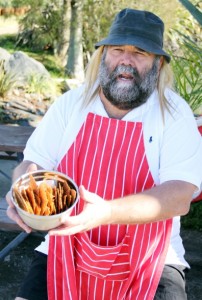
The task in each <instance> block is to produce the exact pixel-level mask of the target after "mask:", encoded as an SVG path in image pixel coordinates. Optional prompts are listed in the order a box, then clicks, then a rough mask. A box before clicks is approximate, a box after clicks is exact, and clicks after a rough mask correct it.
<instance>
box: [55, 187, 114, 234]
mask: <svg viewBox="0 0 202 300" xmlns="http://www.w3.org/2000/svg"><path fill="white" fill-rule="evenodd" d="M79 193H80V197H81V198H82V199H83V200H84V201H85V204H84V208H83V211H82V212H81V213H80V214H79V215H77V216H72V217H65V218H64V219H62V223H63V225H62V226H60V227H58V228H57V229H53V230H51V231H50V232H49V233H50V235H71V234H75V233H78V232H84V231H87V230H90V229H92V228H95V227H98V226H100V225H103V224H109V223H110V219H111V206H110V201H106V200H104V199H102V198H101V197H99V196H98V195H96V194H94V193H91V192H89V191H87V190H86V189H85V188H84V186H80V187H79Z"/></svg>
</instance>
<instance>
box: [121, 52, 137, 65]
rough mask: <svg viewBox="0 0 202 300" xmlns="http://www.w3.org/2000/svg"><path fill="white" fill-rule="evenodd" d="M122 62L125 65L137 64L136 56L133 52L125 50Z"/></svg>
mask: <svg viewBox="0 0 202 300" xmlns="http://www.w3.org/2000/svg"><path fill="white" fill-rule="evenodd" d="M120 63H121V64H123V65H125V66H131V67H134V66H135V58H134V55H133V53H132V52H130V51H123V53H122V56H121V60H120Z"/></svg>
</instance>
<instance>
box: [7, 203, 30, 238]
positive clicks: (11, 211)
mask: <svg viewBox="0 0 202 300" xmlns="http://www.w3.org/2000/svg"><path fill="white" fill-rule="evenodd" d="M7 216H8V217H9V218H10V219H11V220H13V221H14V222H15V223H17V224H18V225H19V226H20V227H21V228H22V229H24V230H25V231H26V232H27V233H30V232H31V231H32V229H31V228H30V227H29V226H27V225H26V224H25V223H24V222H23V221H22V219H21V218H20V216H19V215H18V213H17V212H16V210H15V208H13V207H10V206H9V207H8V208H7Z"/></svg>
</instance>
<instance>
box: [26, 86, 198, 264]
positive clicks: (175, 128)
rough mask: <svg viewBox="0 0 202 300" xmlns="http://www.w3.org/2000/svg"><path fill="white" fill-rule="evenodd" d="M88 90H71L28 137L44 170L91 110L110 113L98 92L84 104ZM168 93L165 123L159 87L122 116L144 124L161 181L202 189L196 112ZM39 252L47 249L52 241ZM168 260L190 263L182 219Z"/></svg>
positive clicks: (29, 152) (30, 156) (30, 155)
mask: <svg viewBox="0 0 202 300" xmlns="http://www.w3.org/2000/svg"><path fill="white" fill-rule="evenodd" d="M83 90H84V86H81V87H79V88H77V89H74V90H70V91H68V92H67V93H65V94H64V95H62V96H61V97H60V98H59V99H57V100H56V101H55V102H54V103H53V105H52V106H51V107H50V108H49V110H48V112H47V113H46V115H45V116H44V118H43V120H42V121H41V122H40V124H39V125H38V126H37V128H36V130H35V131H34V133H33V134H32V136H31V137H30V139H29V140H28V143H27V145H26V148H25V150H24V159H25V160H30V161H33V162H35V163H36V164H38V165H40V166H41V167H43V168H44V169H49V170H50V169H57V166H58V164H59V163H60V161H61V159H62V158H63V156H64V155H65V154H66V152H67V150H68V149H69V148H70V146H71V144H72V143H73V141H74V140H75V138H76V136H77V134H78V132H79V130H80V128H81V126H82V124H83V123H84V121H85V118H86V116H87V114H88V113H89V112H92V113H94V114H98V115H101V116H105V117H108V115H107V113H106V111H105V109H104V106H103V104H102V102H101V100H100V98H99V96H97V97H96V99H95V100H94V101H92V102H91V103H90V104H89V105H87V106H85V107H83V97H82V95H83ZM165 96H166V98H167V100H168V101H169V103H170V112H168V111H165V115H164V121H163V118H162V114H161V110H160V105H159V100H158V92H157V90H155V91H154V92H153V94H152V95H151V96H150V97H149V99H148V100H147V102H146V103H145V104H143V105H141V106H140V107H138V108H135V109H133V110H132V111H130V112H129V113H128V114H126V115H125V116H124V118H123V119H122V120H125V121H133V122H142V123H143V129H144V144H145V151H146V155H147V159H148V163H149V167H150V171H151V173H152V176H153V179H154V182H155V184H156V185H159V184H161V183H163V182H165V181H169V180H183V181H187V182H190V183H193V184H194V185H196V186H197V187H198V189H200V185H201V181H202V168H201V165H202V139H201V136H200V134H199V132H198V130H197V124H196V121H195V119H194V116H193V113H192V111H191V109H190V107H189V106H188V104H187V103H186V102H185V101H184V100H183V99H182V98H181V97H180V96H178V95H177V94H176V93H174V92H173V91H171V90H169V89H167V90H166V91H165ZM37 250H38V251H41V252H43V253H47V251H48V245H47V240H46V241H45V242H42V244H41V245H40V246H39V247H38V248H37ZM166 264H182V265H185V266H188V264H187V262H186V261H185V260H184V248H183V245H182V240H181V237H180V218H179V217H175V218H174V220H173V228H172V234H171V241H170V246H169V250H168V254H167V257H166Z"/></svg>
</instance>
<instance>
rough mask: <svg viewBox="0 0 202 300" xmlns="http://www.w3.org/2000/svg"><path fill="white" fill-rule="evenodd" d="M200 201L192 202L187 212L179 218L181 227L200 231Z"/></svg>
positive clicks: (201, 209) (201, 202)
mask: <svg viewBox="0 0 202 300" xmlns="http://www.w3.org/2000/svg"><path fill="white" fill-rule="evenodd" d="M201 220H202V201H199V202H193V203H192V204H191V208H190V211H189V213H188V214H187V215H186V216H183V217H182V218H181V224H182V227H183V228H187V229H197V230H201V231H202V221H201Z"/></svg>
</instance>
